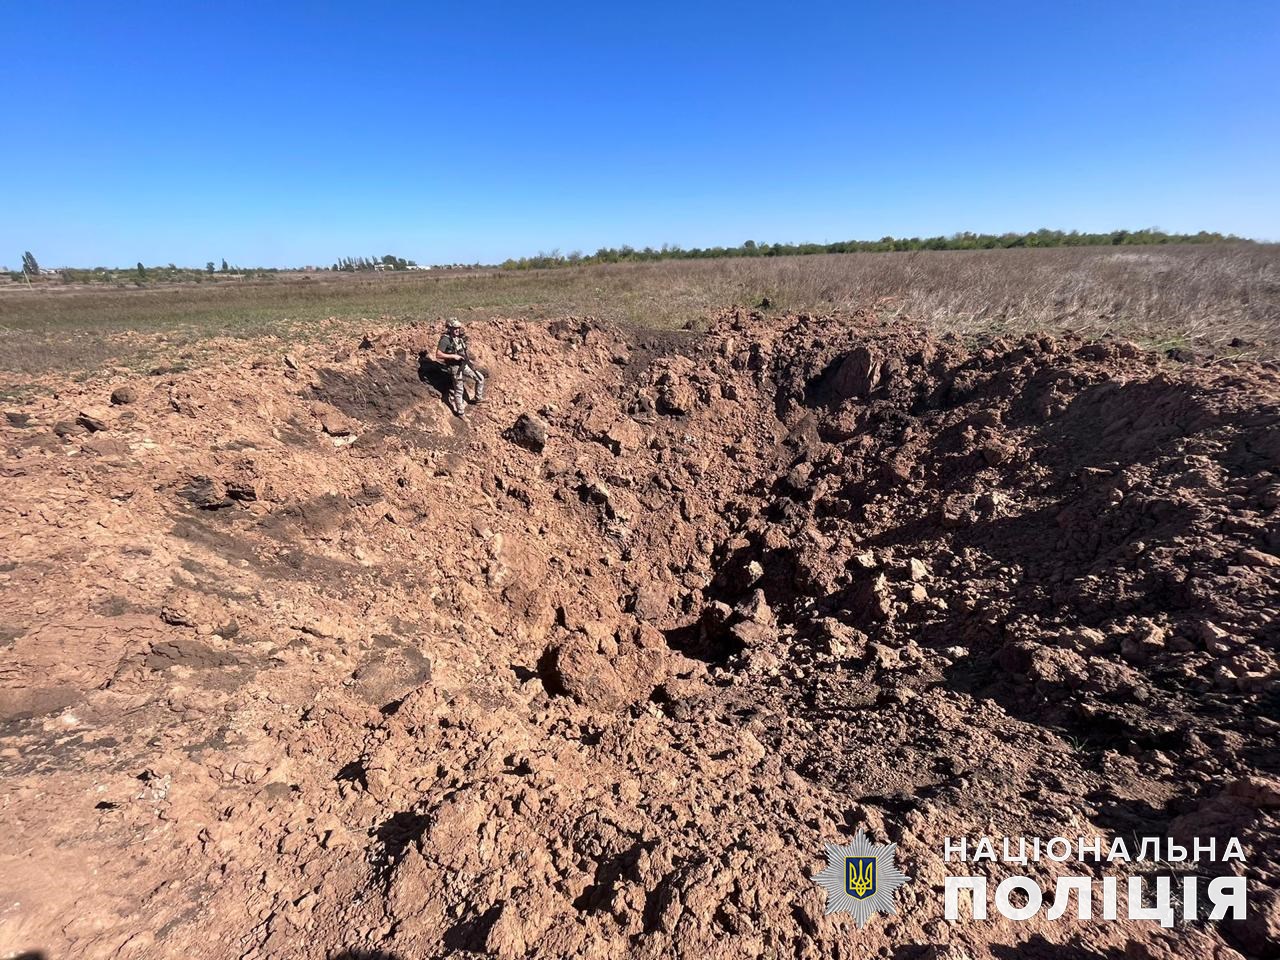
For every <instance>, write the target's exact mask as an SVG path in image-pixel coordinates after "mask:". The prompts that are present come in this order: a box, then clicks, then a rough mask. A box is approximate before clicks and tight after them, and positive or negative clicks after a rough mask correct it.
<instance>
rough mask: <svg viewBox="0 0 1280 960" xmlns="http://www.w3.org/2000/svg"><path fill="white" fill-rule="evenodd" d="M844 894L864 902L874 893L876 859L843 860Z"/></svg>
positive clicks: (857, 858)
mask: <svg viewBox="0 0 1280 960" xmlns="http://www.w3.org/2000/svg"><path fill="white" fill-rule="evenodd" d="M844 869H845V878H844V892H845V893H847V894H848V895H849V896H851V897H857V898H858V899H859V900H865V899H867V897H870V896H874V895H875V892H876V858H875V857H845V858H844Z"/></svg>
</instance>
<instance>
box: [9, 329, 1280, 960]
mask: <svg viewBox="0 0 1280 960" xmlns="http://www.w3.org/2000/svg"><path fill="white" fill-rule="evenodd" d="M472 335H473V340H474V341H475V342H476V343H477V346H478V350H479V351H480V352H481V353H482V354H483V355H482V356H481V357H480V358H479V359H480V362H481V364H482V365H483V366H485V367H487V368H488V370H489V373H490V382H491V384H492V387H493V390H492V400H491V402H490V403H489V404H487V405H485V406H482V407H479V408H476V410H475V411H474V412H473V414H472V415H470V416H469V418H468V419H466V420H464V421H459V420H456V419H454V418H452V417H451V416H449V415H448V413H447V411H446V410H445V409H444V407H443V405H442V403H441V401H440V393H439V387H440V385H441V383H440V374H439V371H437V370H436V369H435V368H434V367H433V365H432V364H431V363H430V362H429V361H427V360H425V359H423V355H422V351H423V350H425V349H429V347H430V346H432V345H433V341H434V339H435V331H434V329H433V328H428V327H413V326H410V327H400V328H395V329H385V330H381V331H375V332H372V333H371V334H370V335H368V336H366V337H365V339H364V340H363V341H362V343H361V344H360V346H356V344H354V343H353V344H331V345H328V346H327V347H324V348H321V347H315V348H306V349H305V350H304V349H303V348H299V349H298V352H296V353H293V354H289V355H286V356H284V357H281V356H270V357H267V356H262V357H258V358H256V359H254V358H236V357H231V356H228V357H227V358H226V359H225V360H224V361H223V362H222V363H221V365H219V366H214V367H208V368H205V369H201V370H197V371H194V372H186V373H179V374H163V373H161V374H157V375H154V376H150V377H135V378H133V379H128V380H126V379H120V378H116V379H114V380H106V381H102V382H97V383H92V384H89V385H76V386H70V385H69V386H67V388H66V389H65V390H64V391H62V392H60V393H58V394H57V395H56V396H54V397H51V398H47V399H43V400H40V401H37V402H33V403H32V404H31V405H29V406H27V407H24V408H21V409H13V410H10V411H9V413H8V415H7V417H6V418H5V420H4V422H3V423H0V429H2V430H3V435H2V436H3V461H2V465H0V470H2V474H3V478H4V479H3V489H4V495H3V498H2V499H0V516H2V517H3V524H2V526H0V545H2V548H3V556H2V557H0V559H2V560H3V563H2V565H0V571H2V572H0V588H2V594H0V651H2V654H0V656H2V660H0V765H2V768H3V776H4V792H3V805H2V806H0V836H2V837H3V839H2V840H0V952H4V953H5V955H8V956H15V955H21V954H23V953H33V954H37V955H43V956H46V957H49V958H55V957H57V958H62V957H165V958H168V957H173V958H178V957H182V958H193V957H194V958H223V957H233V958H234V957H308V958H309V957H324V958H328V957H352V958H354V957H384V958H386V957H393V958H405V960H408V958H419V957H437V956H446V955H449V956H458V955H474V956H495V957H501V958H513V957H525V956H530V957H592V958H595V957H632V956H635V957H653V958H658V957H673V956H674V957H680V956H697V957H740V956H742V957H779V958H780V957H814V958H817V957H869V956H880V957H892V958H897V960H911V958H951V960H961V958H965V957H972V958H981V957H997V958H1011V957H1017V956H1044V957H1068V958H1084V957H1111V958H1120V957H1124V958H1129V960H1132V958H1137V960H1142V958H1164V957H1170V958H1172V957H1186V956H1194V957H1217V958H1221V960H1226V958H1232V957H1238V956H1245V957H1273V956H1277V950H1278V949H1280V947H1278V938H1280V861H1278V860H1277V849H1278V848H1277V839H1280V829H1278V824H1280V785H1278V783H1277V776H1278V775H1280V770H1278V769H1277V768H1278V767H1280V757H1278V756H1277V751H1276V746H1275V743H1276V733H1277V730H1280V723H1277V716H1276V715H1277V709H1276V708H1277V705H1278V703H1280V696H1278V692H1277V691H1278V689H1280V686H1278V682H1277V681H1278V674H1277V667H1278V664H1277V635H1278V631H1277V615H1278V609H1277V608H1278V605H1280V597H1278V591H1277V584H1278V583H1280V559H1278V557H1280V524H1278V522H1277V508H1278V506H1280V406H1278V403H1277V398H1278V396H1280V375H1278V374H1277V371H1276V369H1275V368H1274V367H1268V366H1266V365H1257V364H1254V365H1246V364H1238V365H1220V366H1214V367H1190V366H1183V365H1177V364H1172V363H1170V362H1168V361H1166V360H1165V359H1164V358H1159V357H1156V356H1154V355H1150V354H1145V353H1143V352H1141V351H1139V350H1138V349H1136V348H1134V347H1133V346H1132V345H1130V344H1127V343H1124V342H1120V341H1100V342H1094V343H1084V342H1081V341H1079V340H1076V339H1072V338H1070V337H1058V338H1053V337H1047V336H1046V337H1040V338H1034V337H1028V338H1024V339H1020V340H1017V341H1001V340H996V341H993V342H990V343H987V344H985V345H982V346H979V347H966V346H964V345H962V344H961V343H960V342H958V341H953V340H946V339H943V340H935V339H933V338H931V337H930V336H929V335H928V334H927V333H925V332H923V331H921V330H918V329H914V328H912V327H909V326H892V325H891V326H885V325H883V324H873V323H872V322H871V321H870V320H869V319H867V318H866V317H863V316H861V315H852V316H844V317H839V318H831V317H808V316H786V317H773V318H764V317H761V316H759V315H756V314H747V313H742V312H730V313H726V314H724V315H722V316H720V317H718V318H716V319H715V320H714V322H713V323H712V324H711V328H710V330H709V331H708V332H706V333H700V334H694V333H684V332H680V333H654V332H646V331H628V330H621V329H616V328H613V327H608V326H605V325H601V324H598V323H596V322H594V321H592V320H590V319H579V318H566V319H562V320H558V321H555V322H551V323H542V322H529V321H523V320H507V319H498V320H493V321H491V322H489V323H482V324H477V325H475V327H474V328H473V331H472ZM112 398H114V402H113V400H112ZM859 828H863V829H865V830H867V831H868V833H869V834H870V836H871V838H872V839H873V841H875V842H886V841H893V842H896V843H897V844H898V848H897V859H898V865H899V866H901V867H902V868H903V869H904V870H905V871H906V873H907V874H908V875H910V876H911V877H912V880H911V882H910V883H908V884H907V885H906V886H904V887H903V888H902V889H901V890H900V891H899V892H898V894H897V897H896V903H897V908H898V912H897V914H896V915H895V916H884V915H877V916H876V917H873V918H872V920H871V922H870V923H869V924H868V925H867V927H866V928H865V929H863V930H861V931H859V930H857V929H855V928H854V926H853V924H852V923H851V920H850V918H849V917H848V916H845V915H835V916H830V917H827V916H824V906H825V905H824V901H823V896H822V893H821V891H820V889H819V888H818V887H817V886H815V885H814V883H813V882H812V881H811V880H810V879H809V878H810V877H811V876H812V875H813V874H815V873H816V872H818V870H819V869H821V867H822V865H823V863H824V859H823V843H824V842H825V841H843V842H847V838H850V837H852V835H853V833H854V832H855V831H856V830H857V829H859ZM1006 835H1007V836H1014V837H1016V836H1027V837H1044V838H1049V837H1054V836H1059V835H1065V836H1068V837H1077V836H1082V835H1083V836H1093V835H1100V836H1103V837H1125V838H1132V837H1135V836H1161V837H1164V836H1171V837H1175V838H1183V839H1189V838H1191V837H1209V836H1214V837H1218V838H1220V843H1222V844H1224V845H1225V842H1226V839H1227V838H1229V837H1238V838H1240V840H1241V842H1242V844H1243V846H1244V849H1245V851H1246V854H1247V862H1246V864H1245V865H1244V866H1243V867H1241V866H1240V865H1238V864H1236V865H1230V864H1228V865H1225V866H1224V868H1225V867H1233V868H1234V869H1236V870H1243V872H1244V873H1245V874H1246V875H1247V877H1248V879H1249V890H1250V893H1249V914H1248V917H1247V918H1246V919H1245V920H1237V921H1230V922H1221V923H1209V922H1196V923H1190V924H1183V923H1181V922H1180V923H1179V925H1178V926H1177V927H1176V928H1174V929H1171V930H1162V929H1161V928H1160V926H1159V924H1156V923H1151V922H1141V921H1127V920H1123V919H1122V920H1118V921H1108V922H1096V921H1095V922H1089V921H1079V920H1069V919H1065V918H1064V919H1063V920H1060V921H1057V922H1048V921H1046V920H1045V918H1044V914H1043V912H1042V913H1041V914H1039V915H1038V916H1037V917H1035V918H1033V919H1032V920H1030V921H1027V922H1023V923H1015V922H1012V921H1009V920H1004V919H1001V918H1000V917H999V915H998V914H995V913H992V917H993V919H991V920H989V921H985V922H980V921H973V920H962V921H960V922H954V923H948V922H945V921H944V920H943V918H942V912H943V898H942V885H943V878H944V875H945V874H946V873H948V872H957V873H966V872H971V871H970V869H969V866H968V865H964V864H951V865H947V864H944V863H943V861H942V844H943V838H944V837H947V836H953V837H960V836H967V837H974V838H976V837H982V836H994V837H1001V836H1006ZM1005 866H1006V865H996V866H995V867H989V868H986V869H987V870H988V871H995V870H999V869H1003V868H1005ZM980 869H981V868H980ZM1051 869H1052V870H1056V871H1058V872H1059V873H1061V872H1064V871H1065V872H1068V873H1072V872H1075V873H1078V872H1080V867H1079V865H1076V864H1066V865H1062V864H1057V863H1052V862H1049V861H1044V862H1042V863H1040V864H1032V866H1031V868H1030V871H1029V872H1030V873H1031V875H1032V876H1034V877H1035V878H1036V879H1037V880H1039V881H1040V882H1041V883H1042V885H1043V886H1045V887H1046V889H1051V888H1052V884H1053V879H1054V878H1053V876H1052V874H1051V872H1050V871H1051ZM1012 870H1013V872H1028V871H1027V870H1026V869H1025V868H1017V867H1014V868H1012ZM994 875H995V874H994V873H993V876H994Z"/></svg>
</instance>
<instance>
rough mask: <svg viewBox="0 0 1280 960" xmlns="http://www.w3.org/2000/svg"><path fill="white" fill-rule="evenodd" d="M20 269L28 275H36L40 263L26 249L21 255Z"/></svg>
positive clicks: (38, 271)
mask: <svg viewBox="0 0 1280 960" xmlns="http://www.w3.org/2000/svg"><path fill="white" fill-rule="evenodd" d="M22 270H23V272H24V273H26V274H27V275H28V276H32V277H34V276H38V275H39V273H40V264H38V263H36V258H35V257H34V256H33V255H32V253H31V251H30V250H28V251H27V252H26V253H24V254H23V255H22Z"/></svg>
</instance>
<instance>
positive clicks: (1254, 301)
mask: <svg viewBox="0 0 1280 960" xmlns="http://www.w3.org/2000/svg"><path fill="white" fill-rule="evenodd" d="M733 304H739V305H745V306H751V307H755V306H759V305H764V307H765V312H766V313H768V312H770V311H773V312H782V311H812V312H832V311H840V310H847V309H853V308H867V307H872V308H875V309H876V310H877V311H878V312H879V313H881V315H883V316H886V317H889V316H906V317H911V318H913V319H919V320H923V321H925V322H926V323H927V324H928V325H929V326H930V327H931V328H933V329H935V330H937V331H940V332H957V333H960V334H962V335H966V336H970V335H973V336H980V335H998V334H1004V333H1019V332H1023V331H1026V330H1032V329H1035V330H1049V331H1058V330H1065V329H1070V330H1074V331H1076V332H1078V333H1080V334H1082V335H1086V336H1104V335H1114V336H1122V337H1127V338H1130V339H1134V340H1137V341H1139V342H1140V343H1143V344H1144V345H1147V346H1155V347H1163V348H1168V347H1172V346H1191V347H1195V348H1197V349H1199V350H1202V351H1203V352H1208V353H1218V354H1221V353H1223V352H1229V353H1231V354H1232V355H1241V354H1243V355H1244V356H1252V357H1270V356H1274V355H1275V353H1276V351H1277V347H1278V345H1280V245H1261V244H1240V245H1235V244H1217V245H1212V246H1177V247H1173V246H1170V247H1123V248H1098V247H1089V248H1054V249H1041V250H1036V249H1020V250H994V251H939V252H921V253H901V254H878V253H872V254H833V255H825V256H807V257H779V258H742V259H728V260H698V261H666V262H658V263H630V264H614V265H596V266H586V267H577V268H565V269H556V270H534V271H519V272H517V271H482V272H475V273H469V274H464V275H453V276H426V275H423V274H376V275H370V274H357V275H352V274H331V273H323V274H311V275H297V274H293V275H282V276H281V278H280V279H273V280H259V281H249V282H244V283H238V284H218V285H212V284H189V285H174V286H167V287H166V286H153V287H143V288H125V289H111V290H103V289H101V288H90V287H76V286H74V285H68V286H62V287H37V288H35V289H31V290H28V289H23V288H21V287H17V286H14V287H6V288H3V289H0V391H3V392H4V393H5V394H8V395H21V394H23V393H27V392H30V391H33V390H39V389H40V383H41V380H42V379H43V378H44V377H46V375H68V374H70V375H73V376H86V375H90V374H92V373H93V372H94V371H96V370H100V369H102V368H104V367H124V368H128V369H131V370H147V369H150V368H152V367H155V366H160V365H172V364H174V363H180V364H186V365H198V364H199V362H200V360H201V358H202V357H204V356H207V355H209V354H210V353H211V352H218V351H222V350H224V349H226V342H227V341H226V339H225V338H235V339H250V340H252V339H260V338H280V339H281V340H283V341H289V342H294V341H310V340H313V339H315V338H316V337H320V336H325V335H327V334H329V333H331V332H334V331H335V330H338V329H343V328H351V329H358V328H359V327H360V326H362V325H364V324H367V323H368V322H370V321H373V320H379V321H381V322H392V323H394V322H408V321H411V320H415V319H430V318H434V317H437V316H440V315H446V314H456V315H459V316H462V317H464V318H465V317H471V318H479V317H484V316H490V315H495V314H498V315H507V316H528V317H548V316H561V315H566V314H575V315H592V316H595V317H598V318H600V319H604V320H610V321H619V322H624V323H630V324H638V325H642V326H652V327H659V328H663V327H666V328H670V327H683V326H690V327H697V326H699V324H700V323H701V322H702V321H704V320H705V318H706V317H707V316H709V315H710V314H712V313H713V312H715V311H716V310H718V309H720V308H722V307H726V306H729V305H733Z"/></svg>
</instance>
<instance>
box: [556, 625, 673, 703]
mask: <svg viewBox="0 0 1280 960" xmlns="http://www.w3.org/2000/svg"><path fill="white" fill-rule="evenodd" d="M543 659H544V660H545V661H546V662H547V668H546V674H545V678H544V679H545V683H546V685H547V689H548V690H549V691H550V692H551V693H554V694H563V695H565V696H569V697H572V698H573V699H574V700H576V701H577V702H579V703H581V704H583V705H584V706H586V707H590V708H592V709H595V710H601V711H616V710H619V709H621V708H623V707H625V706H628V705H630V704H633V703H635V702H637V701H639V700H642V699H643V700H647V699H648V698H649V697H650V696H651V695H652V693H653V691H654V689H655V688H656V687H658V686H659V685H660V684H662V683H663V682H664V681H665V680H666V679H667V677H668V676H669V675H670V673H671V668H672V658H671V654H670V652H669V651H668V649H667V646H666V644H665V642H664V641H663V639H662V636H661V635H660V634H658V633H656V631H653V630H652V628H647V627H644V626H639V627H637V628H636V629H635V630H633V631H631V632H630V633H627V634H611V633H609V632H608V630H607V628H604V627H602V626H600V625H597V624H591V625H588V626H586V627H584V628H583V629H582V630H580V631H576V632H574V633H572V634H570V635H569V636H568V637H566V638H565V639H563V640H561V641H559V642H557V643H556V644H554V645H553V646H552V647H550V648H549V649H548V650H547V653H546V654H545V655H544V658H543Z"/></svg>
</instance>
